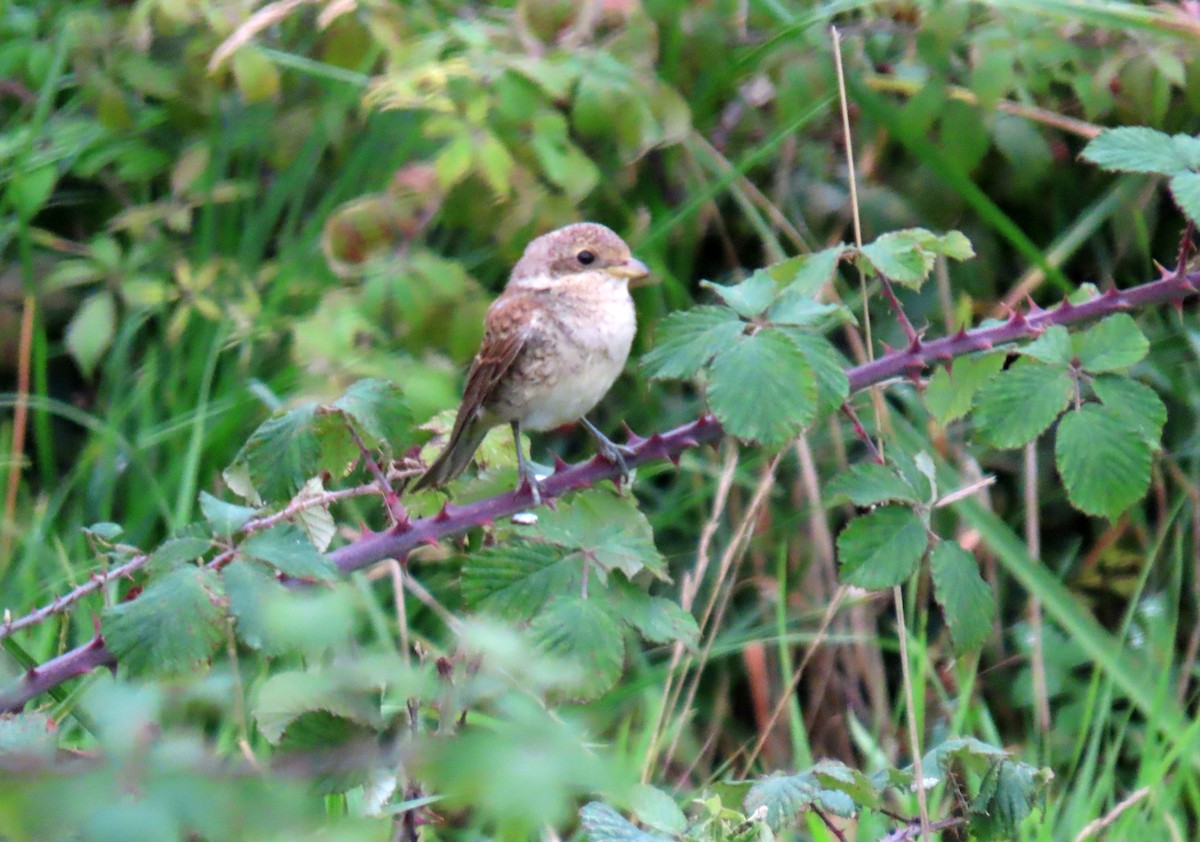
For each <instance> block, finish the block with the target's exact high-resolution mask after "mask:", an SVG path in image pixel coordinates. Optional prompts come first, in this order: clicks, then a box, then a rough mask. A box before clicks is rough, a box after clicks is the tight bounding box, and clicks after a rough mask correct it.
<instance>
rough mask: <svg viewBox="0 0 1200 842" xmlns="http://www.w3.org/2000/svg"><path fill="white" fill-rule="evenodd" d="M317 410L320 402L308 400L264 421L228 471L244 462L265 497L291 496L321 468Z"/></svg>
mask: <svg viewBox="0 0 1200 842" xmlns="http://www.w3.org/2000/svg"><path fill="white" fill-rule="evenodd" d="M315 412H316V404H305V405H304V406H301V407H297V408H296V409H293V410H290V411H288V412H284V413H282V414H280V415H276V416H275V417H273V418H269V419H268V420H266V421H264V422H263V423H262V424H260V425H259V427H258V429H257V430H255V431H254V432H253V433H251V434H250V438H249V439H247V440H246V443H245V444H244V445H242V449H241V451H239V452H238V455H237V456H235V457H234V460H233V463H232V464H231V465H230V467H229V469H228V471H227V473H229V472H230V471H237V470H238V466H241V465H244V466H245V471H246V478H247V479H248V480H249V482H250V484H251V485H252V486H253V487H254V489H255V490H257V492H258V493H259V494H260V495H262V497H263V498H264V499H266V500H268V501H276V502H281V501H284V500H289V499H291V497H292V495H293V494H295V493H296V492H297V491H299V490H300V488H301V487H302V486H303V485H304V483H305V481H306V480H307V479H308V478H309V477H311V476H313V475H314V474H316V472H317V459H318V457H319V456H320V446H319V444H318V442H317V436H316V433H315V432H314V425H313V420H314V417H315ZM239 493H240V492H239Z"/></svg>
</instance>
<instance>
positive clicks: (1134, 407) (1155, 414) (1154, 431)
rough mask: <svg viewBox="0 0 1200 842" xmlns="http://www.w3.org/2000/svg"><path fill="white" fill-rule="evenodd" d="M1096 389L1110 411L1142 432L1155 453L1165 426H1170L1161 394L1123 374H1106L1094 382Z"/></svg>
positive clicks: (1093, 387) (1093, 386)
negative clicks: (1167, 424)
mask: <svg viewBox="0 0 1200 842" xmlns="http://www.w3.org/2000/svg"><path fill="white" fill-rule="evenodd" d="M1092 389H1093V390H1094V391H1095V392H1096V397H1098V398H1099V399H1100V400H1101V401H1102V402H1103V403H1104V406H1105V407H1106V408H1108V409H1109V410H1110V411H1111V412H1113V413H1115V414H1116V415H1118V416H1120V418H1121V419H1122V420H1123V421H1124V422H1125V423H1126V424H1127V425H1129V426H1130V427H1136V428H1137V429H1138V430H1140V431H1141V432H1142V435H1143V436H1144V437H1145V439H1146V444H1148V445H1150V447H1151V448H1152V449H1157V448H1158V446H1159V439H1160V438H1161V437H1162V429H1163V425H1164V424H1166V423H1167V408H1166V407H1165V406H1164V405H1163V402H1162V399H1161V398H1159V396H1158V393H1157V392H1155V391H1154V390H1153V389H1151V388H1150V387H1149V386H1147V385H1145V384H1144V383H1139V382H1138V381H1137V380H1134V379H1133V378H1132V377H1126V376H1124V375H1121V374H1102V375H1100V376H1099V377H1096V378H1094V379H1093V380H1092Z"/></svg>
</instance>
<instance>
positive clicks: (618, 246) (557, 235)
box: [509, 222, 650, 285]
mask: <svg viewBox="0 0 1200 842" xmlns="http://www.w3.org/2000/svg"><path fill="white" fill-rule="evenodd" d="M585 273H586V274H591V273H596V274H597V275H603V276H605V277H607V278H611V279H616V280H620V281H623V282H629V281H638V280H641V279H643V278H645V277H646V276H648V275H649V274H650V270H649V269H647V268H646V264H645V263H642V261H640V260H638V259H637V258H636V257H634V256H633V255H632V254H631V253H630V251H629V246H627V245H626V244H625V241H624V240H622V239H621V238H620V237H619V236H617V234H616V232H614V231H613V230H612V229H610V228H606V227H605V226H603V225H599V224H597V223H595V222H579V223H576V224H574V225H568V226H566V227H565V228H559V229H558V230H557V231H551V232H550V233H549V234H543V235H542V236H540V237H538V238H537V239H536V240H534V241H533V242H531V243H530V244H529V245H528V246H527V247H526V248H525V254H523V255H522V256H521V259H520V260H519V261H518V262H517V265H516V266H515V267H514V268H513V271H512V276H511V277H510V278H509V284H510V285H523V284H544V283H546V282H550V283H553V282H554V281H556V280H559V279H562V278H566V277H568V276H574V275H580V274H585Z"/></svg>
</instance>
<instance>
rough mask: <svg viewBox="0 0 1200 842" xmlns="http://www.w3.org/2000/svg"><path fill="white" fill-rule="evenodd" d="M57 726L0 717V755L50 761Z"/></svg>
mask: <svg viewBox="0 0 1200 842" xmlns="http://www.w3.org/2000/svg"><path fill="white" fill-rule="evenodd" d="M57 736H58V727H57V725H56V724H55V723H54V722H53V721H52V720H51V719H50V715H49V714H48V713H43V712H40V711H26V712H24V713H17V714H14V715H12V716H4V717H0V757H2V758H5V759H7V760H13V761H16V762H15V763H14V764H13V767H16V766H17V765H18V764H19V763H20V761H21V759H28V760H32V761H34V762H35V763H50V762H52V761H53V760H54V755H55V752H56V751H57V749H58V747H57V745H56V742H57ZM672 803H673V802H672Z"/></svg>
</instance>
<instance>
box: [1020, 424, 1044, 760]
mask: <svg viewBox="0 0 1200 842" xmlns="http://www.w3.org/2000/svg"><path fill="white" fill-rule="evenodd" d="M1037 481H1038V458H1037V442H1036V441H1031V442H1029V444H1027V445H1025V476H1024V478H1023V484H1024V486H1025V545H1026V547H1028V548H1029V557H1030V558H1032V559H1034V560H1036V561H1041V558H1042V538H1041V520H1040V518H1039V517H1038V512H1039V505H1038V487H1037ZM1029 629H1030V631H1031V632H1032V637H1033V640H1032V641H1031V647H1030V649H1031V655H1032V657H1031V659H1030V666H1031V667H1032V671H1033V709H1034V712H1035V713H1036V715H1037V724H1038V730H1039V731H1040V732H1041V734H1042V739H1043V740H1045V739H1047V737H1049V735H1050V691H1049V690H1048V687H1047V684H1046V652H1045V649H1044V646H1043V643H1042V640H1043V637H1044V635H1043V634H1042V601H1041V599H1039V598H1038V595H1037V594H1036V593H1032V594H1030V598H1029Z"/></svg>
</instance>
